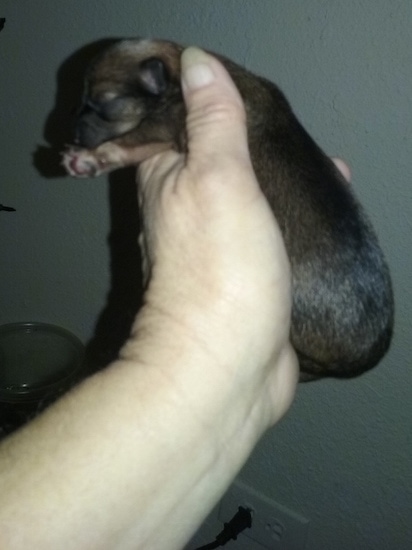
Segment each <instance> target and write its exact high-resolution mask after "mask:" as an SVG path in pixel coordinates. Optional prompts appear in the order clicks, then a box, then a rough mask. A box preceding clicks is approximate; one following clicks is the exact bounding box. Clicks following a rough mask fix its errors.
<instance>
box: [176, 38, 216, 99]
mask: <svg viewBox="0 0 412 550" xmlns="http://www.w3.org/2000/svg"><path fill="white" fill-rule="evenodd" d="M209 59H210V58H209V56H208V55H207V54H206V53H205V52H204V51H203V50H200V49H199V48H195V47H193V46H191V47H190V48H187V49H186V50H185V51H184V52H183V54H182V80H183V85H184V86H185V87H186V88H187V89H189V90H197V89H198V88H203V87H204V86H208V85H209V84H211V83H212V82H213V81H214V79H215V75H214V73H213V71H212V69H211V67H210V64H209Z"/></svg>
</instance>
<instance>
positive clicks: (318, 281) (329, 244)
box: [63, 40, 394, 380]
mask: <svg viewBox="0 0 412 550" xmlns="http://www.w3.org/2000/svg"><path fill="white" fill-rule="evenodd" d="M182 49H183V48H182V46H180V45H178V44H174V43H172V42H166V41H152V40H122V41H119V42H117V43H116V44H115V45H114V46H111V47H110V48H109V49H108V50H106V51H105V52H104V53H103V54H102V55H101V56H100V57H99V58H98V59H96V60H95V61H94V62H93V63H92V65H91V66H90V69H89V71H88V74H87V75H86V87H85V94H84V100H83V105H82V107H81V110H80V112H79V115H78V119H77V125H76V131H75V137H74V143H75V146H74V147H70V148H69V149H68V150H67V151H66V152H65V153H64V159H63V164H64V166H65V167H66V169H67V171H68V172H69V173H70V174H71V175H74V176H77V177H81V176H86V177H89V176H96V175H99V174H101V173H103V172H107V171H110V170H114V169H116V168H119V167H122V166H125V165H127V164H137V163H139V162H141V161H142V160H143V159H145V158H147V157H149V156H150V155H153V154H154V153H156V152H160V151H162V150H165V149H169V148H171V147H173V148H175V149H177V150H179V151H185V148H186V135H185V115H186V112H185V106H184V102H183V98H182V92H181V88H180V55H181V52H182ZM216 57H218V58H219V59H220V60H221V61H222V62H223V63H224V65H225V66H226V68H227V69H228V71H229V73H230V74H231V76H232V78H233V80H234V82H235V83H236V85H237V87H238V89H239V91H240V93H241V95H242V97H243V100H244V103H245V107H246V112H247V126H248V140H249V148H250V154H251V158H252V161H253V166H254V169H255V172H256V175H257V178H258V180H259V182H260V185H261V188H262V190H263V192H264V193H265V195H266V197H267V200H268V201H269V203H270V205H271V207H272V208H273V211H274V214H275V216H276V219H277V221H278V223H279V225H280V228H281V230H282V233H283V237H284V241H285V245H286V249H287V252H288V255H289V259H290V263H291V268H292V285H293V307H292V324H291V342H292V344H293V346H294V348H295V349H296V352H297V354H298V357H299V363H300V369H301V373H302V376H301V379H302V380H304V379H312V378H319V377H323V376H334V377H341V378H342V377H352V376H356V375H358V374H361V373H363V372H364V371H366V370H368V369H370V368H372V367H373V366H375V365H376V364H377V363H378V362H379V360H380V359H381V358H382V356H383V355H384V354H385V352H386V351H387V349H388V347H389V344H390V340H391V335H392V328H393V312H394V305H393V295H392V288H391V280H390V276H389V272H388V268H387V265H386V263H385V260H384V258H383V254H382V251H381V249H380V247H379V244H378V242H377V239H376V236H375V234H374V232H373V230H372V228H371V225H370V223H369V221H368V220H367V218H366V217H365V214H364V212H363V210H362V208H361V206H360V205H359V203H358V202H357V200H356V198H355V197H354V195H353V192H352V190H351V189H350V187H349V185H348V184H347V182H346V181H345V180H344V179H343V177H342V175H341V174H340V172H339V171H338V170H337V169H336V167H335V165H334V164H333V162H331V161H330V159H329V158H328V157H327V156H326V155H325V154H324V153H323V152H322V151H321V150H320V148H319V147H318V146H317V145H316V144H315V142H314V141H313V139H312V138H311V137H310V136H309V135H308V133H307V132H306V131H305V129H304V128H303V127H302V125H301V124H300V123H299V121H298V120H297V118H296V117H295V115H294V114H293V112H292V110H291V107H290V106H289V103H288V102H287V100H286V98H285V96H284V95H283V94H282V92H281V91H280V90H279V89H278V88H277V87H276V86H275V85H274V84H272V83H271V82H269V81H268V80H265V79H264V78H261V77H258V76H255V75H253V74H251V73H250V72H248V71H246V70H245V69H243V68H242V67H240V66H238V65H236V64H235V63H233V62H232V61H230V60H228V59H225V58H223V57H221V56H219V55H217V56H216Z"/></svg>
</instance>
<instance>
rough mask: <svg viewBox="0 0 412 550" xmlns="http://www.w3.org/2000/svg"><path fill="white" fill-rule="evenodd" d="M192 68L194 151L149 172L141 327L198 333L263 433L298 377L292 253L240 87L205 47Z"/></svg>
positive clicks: (173, 155) (148, 167)
mask: <svg viewBox="0 0 412 550" xmlns="http://www.w3.org/2000/svg"><path fill="white" fill-rule="evenodd" d="M182 70H183V91H184V96H185V101H186V105H187V109H188V116H187V134H188V142H189V145H188V154H187V155H184V154H179V153H177V152H174V151H168V152H166V153H161V154H159V155H156V156H154V157H152V158H150V159H148V160H147V161H145V162H144V163H142V165H141V166H140V171H139V179H140V186H139V200H140V204H141V208H142V216H143V248H144V253H145V256H146V261H147V263H148V266H149V270H150V281H149V285H148V288H147V292H146V295H145V304H146V305H145V307H144V308H143V311H142V314H141V316H140V317H138V320H137V323H136V327H135V332H136V331H139V330H140V333H142V332H145V334H147V333H148V331H147V330H144V331H142V330H141V328H142V325H144V326H145V329H147V326H148V325H149V326H150V327H153V326H154V327H157V326H159V325H165V324H166V325H167V327H168V329H167V330H165V335H164V338H165V339H166V342H165V346H167V340H168V339H170V341H171V343H172V344H173V342H176V340H179V339H183V340H186V341H188V340H190V342H191V344H193V345H194V346H195V347H197V350H198V351H200V353H201V354H205V355H206V356H208V357H209V358H210V359H211V360H212V361H213V364H214V365H215V367H216V369H217V371H218V372H219V377H223V378H224V379H225V380H226V381H227V380H228V377H229V380H230V382H229V383H230V384H231V385H232V386H233V384H234V381H236V382H237V383H238V387H236V388H234V387H233V391H232V394H233V395H236V390H239V395H238V396H237V398H238V399H244V400H245V402H248V404H249V406H250V407H251V406H255V405H256V404H258V409H259V413H260V415H258V417H259V423H260V430H262V429H265V428H266V427H267V426H268V425H270V424H272V423H274V422H276V421H277V420H278V419H279V418H280V417H281V416H282V415H283V414H284V412H285V411H286V410H287V408H288V407H289V405H290V403H291V401H292V398H293V395H294V389H295V385H296V382H297V377H298V374H297V372H298V369H297V361H296V357H295V354H294V352H293V350H292V348H291V346H290V344H289V324H290V311H291V287H290V272H289V262H288V259H287V255H286V251H285V248H284V244H283V240H282V236H281V234H280V231H279V228H278V226H277V223H276V221H275V219H274V217H273V214H272V212H271V210H270V208H269V206H268V204H267V202H266V199H265V198H264V196H263V194H262V192H261V190H260V188H259V185H258V182H257V180H256V177H255V174H254V172H253V168H252V165H251V161H250V157H249V152H248V145H247V134H246V124H245V111H244V107H243V103H242V100H241V97H240V95H239V93H238V91H237V89H236V88H235V86H234V84H233V82H232V81H231V79H230V77H229V75H228V74H227V72H226V70H225V69H224V67H223V66H222V65H221V64H220V63H219V62H218V61H217V60H216V59H214V58H212V57H211V56H209V55H207V54H205V53H204V52H201V51H200V50H197V49H194V48H190V49H189V50H187V51H186V52H185V53H184V54H183V57H182ZM148 319H150V321H148ZM149 332H150V330H149ZM139 352H140V353H142V347H141V341H140V348H139ZM209 374H210V375H211V376H212V373H210V372H209ZM245 388H247V389H248V391H247V392H245V391H244V389H245Z"/></svg>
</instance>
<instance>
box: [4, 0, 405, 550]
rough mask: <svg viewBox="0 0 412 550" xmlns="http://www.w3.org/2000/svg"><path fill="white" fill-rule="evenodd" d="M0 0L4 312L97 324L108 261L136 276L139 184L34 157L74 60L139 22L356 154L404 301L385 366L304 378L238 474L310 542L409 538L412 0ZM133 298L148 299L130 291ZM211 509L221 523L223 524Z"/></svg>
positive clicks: (90, 328)
mask: <svg viewBox="0 0 412 550" xmlns="http://www.w3.org/2000/svg"><path fill="white" fill-rule="evenodd" d="M0 10H1V13H0V16H5V17H6V18H7V24H6V27H5V29H4V30H3V31H2V32H1V33H0V63H1V65H0V70H1V73H0V78H1V83H0V120H1V134H0V158H1V163H0V182H1V183H0V202H1V203H3V204H8V205H11V206H14V207H15V208H17V212H15V213H14V214H7V213H4V212H0V231H1V233H0V234H1V259H0V285H1V290H2V297H1V307H0V323H6V322H11V321H21V320H32V319H33V320H39V321H48V322H52V323H57V324H60V325H62V326H65V327H66V328H68V329H70V330H72V331H74V332H75V333H76V334H78V335H79V336H80V337H81V338H82V339H83V340H84V341H88V340H89V339H90V338H91V337H92V335H93V333H94V330H95V325H96V322H97V320H98V319H99V317H100V315H101V313H102V311H103V310H104V308H105V306H106V300H107V296H109V299H110V293H109V290H110V288H111V285H112V284H113V282H115V283H116V281H113V280H112V279H113V277H112V279H111V263H112V264H113V263H116V262H117V264H116V265H117V268H118V270H119V272H121V271H123V275H122V274H121V273H120V274H118V275H116V276H118V278H119V279H118V281H117V284H118V286H119V284H120V286H121V281H122V280H123V281H126V280H127V278H125V276H124V272H125V271H126V272H127V269H128V265H127V262H124V263H125V264H126V265H123V266H122V264H121V259H120V263H119V255H120V257H122V251H120V254H119V251H117V260H116V247H115V246H111V243H112V242H113V238H112V237H113V233H114V232H115V231H117V230H118V231H120V232H122V231H124V233H123V237H124V236H125V235H126V237H127V236H129V239H131V241H130V242H132V241H134V231H135V224H134V223H133V220H131V224H130V228H129V229H128V228H127V227H126V228H124V227H123V228H122V227H121V224H120V226H119V211H121V209H122V208H126V210H127V208H128V204H127V201H126V202H125V203H124V204H123V206H122V203H121V200H122V199H121V198H119V197H120V195H121V190H122V189H123V188H124V190H125V192H126V191H127V193H129V194H130V190H131V189H132V187H130V181H125V180H126V179H127V178H126V176H123V181H121V182H120V183H119V187H118V188H116V181H115V180H112V181H111V183H110V184H108V182H107V178H100V179H99V180H96V181H90V180H84V181H79V180H77V181H76V180H73V179H69V178H67V177H66V178H64V177H57V176H56V177H53V169H52V164H53V160H52V159H51V160H50V170H47V166H46V169H44V170H43V173H42V172H41V171H39V168H38V167H35V166H34V165H33V153H34V152H35V151H36V149H37V148H38V146H39V145H47V143H46V138H45V137H44V125H45V122H46V119H47V117H48V115H49V113H50V111H51V110H52V108H53V105H54V103H55V94H56V90H57V83H56V75H57V71H58V69H59V66H60V65H61V64H62V62H63V61H64V60H65V59H66V58H68V57H69V56H70V55H71V54H72V53H73V52H74V51H75V50H78V49H79V48H81V47H82V46H84V45H85V44H87V43H89V42H91V41H93V40H97V39H100V38H103V37H107V36H135V35H140V36H158V37H167V38H171V39H175V40H178V41H181V42H185V43H197V44H199V45H203V46H205V47H209V48H211V49H215V50H218V51H220V52H222V53H225V54H226V55H228V56H229V57H233V58H234V59H235V60H237V61H238V62H240V63H242V64H245V65H246V66H247V67H249V68H251V69H253V70H255V71H256V72H259V73H261V74H263V75H265V76H267V77H269V78H271V79H273V80H275V81H276V82H277V83H278V84H280V86H281V87H282V88H283V90H284V91H285V92H286V94H287V95H288V97H289V99H290V100H291V102H292V104H293V106H294V108H295V111H296V112H297V113H298V115H299V116H300V118H301V120H302V121H303V123H304V124H305V126H306V127H307V128H308V130H309V131H310V132H311V133H312V134H313V136H314V137H315V138H316V139H317V140H318V142H319V143H320V144H321V146H322V147H323V148H324V149H325V150H326V152H327V153H329V154H339V155H341V156H342V157H344V158H346V159H348V160H349V162H350V165H351V167H352V170H353V185H354V187H355V189H356V192H357V193H358V195H359V197H360V198H361V200H362V202H363V203H364V205H365V208H366V209H367V211H368V212H369V215H370V217H371V219H372V221H373V222H374V225H375V227H376V230H377V232H378V235H379V237H380V240H381V243H382V246H383V248H384V250H385V252H386V255H387V258H388V262H389V264H390V266H391V269H392V273H393V280H394V286H395V293H396V301H397V322H396V331H395V338H394V342H393V346H392V348H391V351H390V353H389V355H388V356H387V357H386V358H385V359H384V361H383V362H382V363H381V365H380V366H379V368H377V369H376V370H374V371H373V372H370V373H368V374H366V375H365V376H363V377H362V378H360V379H358V380H355V381H350V382H334V381H325V382H320V383H316V384H310V385H306V386H302V387H300V388H299V391H298V394H297V399H296V402H295V404H294V406H293V408H292V410H291V411H290V413H289V415H288V416H287V417H286V418H285V419H284V420H283V421H282V423H281V424H280V425H279V426H278V427H276V428H275V429H273V430H272V431H271V432H270V433H268V434H267V435H266V436H265V437H264V439H263V440H262V441H261V443H260V444H259V446H258V448H257V449H256V451H255V452H254V454H253V456H252V457H251V458H250V460H249V462H248V463H247V465H246V466H245V468H244V470H243V471H242V473H241V477H242V479H243V480H245V481H246V482H247V483H248V484H249V485H253V486H254V487H255V488H256V489H257V490H258V491H261V492H262V493H264V494H266V495H268V496H269V497H271V498H273V499H275V500H276V501H278V502H280V503H281V504H283V505H285V506H287V507H289V508H291V509H293V510H295V511H296V512H299V513H301V514H302V515H303V516H305V517H307V518H308V519H309V520H310V521H311V524H310V532H309V538H308V541H307V549H309V550H331V549H333V550H351V549H363V550H372V549H373V550H384V549H407V548H411V547H412V546H411V545H412V522H411V518H412V494H411V490H412V467H411V457H410V454H411V450H412V449H411V423H412V419H411V408H412V405H411V403H412V395H411V391H412V390H411V386H412V384H411V374H410V372H411V371H410V363H411V358H410V356H411V347H412V344H411V336H412V332H411V290H412V285H411V284H410V274H411V256H412V254H411V249H410V235H411V219H412V216H411V209H412V191H411V186H410V181H409V180H410V174H411V172H412V162H411V130H410V124H411V121H412V116H411V115H412V113H411V90H412V77H411V69H412V55H411V52H412V34H411V29H412V3H411V2H410V1H409V0H391V1H389V0H356V1H355V0H345V1H344V2H343V1H338V0H329V1H328V2H325V1H324V0H278V1H276V0H273V1H268V0H248V1H247V2H246V1H241V0H238V1H236V0H221V1H217V0H209V1H208V2H205V1H203V0H180V1H177V2H171V1H170V0H140V1H139V0H134V1H132V0H118V1H116V2H113V1H110V0H101V1H98V2H96V1H92V0H89V1H88V2H85V1H84V0H66V1H65V2H56V1H55V0H36V1H35V2H33V1H32V0H20V1H16V0H3V1H2V3H1V7H0ZM72 78H73V83H72V84H73V86H74V87H75V84H76V82H74V81H75V80H76V77H75V75H74V76H73V77H72ZM66 80H67V75H66ZM62 97H63V99H62ZM62 97H61V98H60V102H61V101H64V97H65V96H64V93H63V96H62ZM71 108H72V105H71V104H70V102H69V100H67V109H71ZM52 122H53V124H54V127H55V128H54V130H53V129H52V130H50V128H49V130H48V133H47V131H46V136H47V135H52V134H53V132H55V133H56V135H60V137H61V138H62V136H63V134H64V131H65V128H66V126H67V125H66V120H65V119H64V117H63V118H61V119H60V122H59V119H58V118H55V119H54V120H52ZM59 124H60V126H61V128H60V129H57V130H58V131H57V130H56V128H57V126H59ZM63 127H64V128H63ZM59 131H60V134H59ZM37 155H38V153H37ZM35 158H36V157H35ZM37 164H38V162H37ZM43 164H44V162H43ZM46 164H47V162H46ZM43 168H44V167H43ZM129 180H130V174H129ZM121 186H124V187H121ZM113 200H117V201H120V205H119V204H118V205H117V207H116V208H117V211H116V208H113V204H112V202H113ZM129 200H130V202H131V203H133V194H131V195H130V197H129V199H128V201H129ZM116 212H117V218H115V216H114V214H116ZM127 212H128V215H129V219H130V212H131V211H130V210H129V211H127ZM120 218H121V216H120ZM125 218H126V219H127V216H126V215H125ZM116 224H117V225H116ZM109 235H111V239H109V240H108V237H109ZM126 241H127V239H126ZM119 242H125V240H124V239H123V241H122V239H120V240H119ZM126 248H127V246H125V250H124V251H123V252H124V254H125V257H126V258H128V256H127V254H128V251H127V250H126ZM135 261H136V258H135V257H133V258H132V257H131V259H130V262H131V264H130V272H131V275H132V276H133V277H134V276H135V271H136V269H135V264H134V263H133V262H135ZM132 264H133V265H132ZM119 266H120V268H119ZM122 268H123V269H122ZM122 277H123V279H122ZM119 281H120V282H119ZM125 284H127V283H126V282H125ZM129 284H130V281H129ZM126 301H127V300H126ZM123 305H125V304H123ZM129 306H130V310H131V312H133V307H134V306H133V301H132V302H131V303H130V304H129ZM120 309H121V308H120ZM125 309H126V310H127V307H126V308H125ZM112 313H113V312H112ZM128 314H130V311H129V312H128V313H127V312H126V314H125V313H124V311H123V310H122V312H121V315H126V316H127V315H128ZM119 315H120V313H119ZM114 318H115V316H114ZM114 329H115V325H113V330H114ZM210 524H211V525H212V527H211V528H210V532H209V531H208V528H207V526H206V527H205V532H206V531H207V532H206V536H209V535H212V534H213V535H214V533H213V532H212V531H213V527H214V526H213V519H211V520H210ZM233 547H234V548H235V547H236V546H233ZM249 548H251V546H249Z"/></svg>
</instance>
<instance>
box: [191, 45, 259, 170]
mask: <svg viewBox="0 0 412 550" xmlns="http://www.w3.org/2000/svg"><path fill="white" fill-rule="evenodd" d="M182 88H183V94H184V98H185V102H186V107H187V111H188V116H187V134H188V141H189V157H188V163H189V164H190V163H191V162H196V163H197V162H201V163H202V164H206V165H209V166H210V165H213V164H214V163H219V164H220V162H231V161H233V159H234V158H236V160H242V161H243V162H249V153H248V144H247V131H246V114H245V109H244V106H243V101H242V98H241V96H240V93H239V91H238V90H237V88H236V86H235V84H234V83H233V81H232V79H231V77H230V76H229V74H228V72H227V71H226V69H225V68H224V67H223V65H222V64H221V63H220V62H219V61H218V60H217V59H216V58H214V57H212V56H211V55H209V54H207V53H205V52H204V51H202V50H199V49H197V48H193V47H191V48H188V49H186V50H185V51H184V52H183V55H182Z"/></svg>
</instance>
